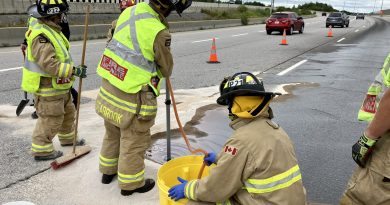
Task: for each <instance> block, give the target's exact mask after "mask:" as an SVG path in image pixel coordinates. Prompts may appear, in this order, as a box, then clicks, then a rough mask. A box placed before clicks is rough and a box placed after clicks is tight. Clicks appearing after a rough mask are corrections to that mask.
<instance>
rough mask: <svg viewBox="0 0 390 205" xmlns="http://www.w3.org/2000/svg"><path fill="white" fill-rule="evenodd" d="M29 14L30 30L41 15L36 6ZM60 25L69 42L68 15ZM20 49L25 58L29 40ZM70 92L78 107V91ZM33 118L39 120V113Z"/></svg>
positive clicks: (34, 113) (31, 8) (30, 8)
mask: <svg viewBox="0 0 390 205" xmlns="http://www.w3.org/2000/svg"><path fill="white" fill-rule="evenodd" d="M27 13H28V14H29V16H30V17H29V19H28V22H27V27H28V29H30V28H32V27H33V26H34V25H35V24H36V23H37V22H38V19H37V18H35V17H33V16H37V15H39V13H38V8H37V6H36V5H35V4H33V5H31V6H29V7H28V8H27ZM59 25H60V26H61V32H62V33H63V34H64V36H65V37H66V39H68V40H69V38H70V29H69V23H68V17H67V15H66V13H64V14H63V15H62V19H61V23H60V24H59ZM20 49H21V51H22V53H23V56H24V58H25V56H26V49H27V39H26V38H25V39H24V41H23V43H22V44H20ZM70 91H71V94H72V98H73V104H74V105H75V106H77V98H78V97H77V96H78V93H77V91H76V89H74V88H73V87H72V88H71V90H70ZM31 117H32V118H33V119H37V118H38V115H37V111H34V112H33V113H32V114H31Z"/></svg>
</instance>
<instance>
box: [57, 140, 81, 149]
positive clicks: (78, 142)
mask: <svg viewBox="0 0 390 205" xmlns="http://www.w3.org/2000/svg"><path fill="white" fill-rule="evenodd" d="M83 145H85V139H81V140H77V141H76V146H83ZM61 146H63V147H68V146H73V142H72V143H70V144H61Z"/></svg>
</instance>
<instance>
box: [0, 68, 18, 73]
mask: <svg viewBox="0 0 390 205" xmlns="http://www.w3.org/2000/svg"><path fill="white" fill-rule="evenodd" d="M19 69H22V67H16V68H7V69H3V70H0V72H7V71H11V70H19Z"/></svg>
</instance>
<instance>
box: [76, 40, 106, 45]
mask: <svg viewBox="0 0 390 205" xmlns="http://www.w3.org/2000/svg"><path fill="white" fill-rule="evenodd" d="M106 43H107V41H102V42H95V43H87V45H95V44H106ZM70 45H71V46H82V45H83V44H74V45H72V44H70Z"/></svg>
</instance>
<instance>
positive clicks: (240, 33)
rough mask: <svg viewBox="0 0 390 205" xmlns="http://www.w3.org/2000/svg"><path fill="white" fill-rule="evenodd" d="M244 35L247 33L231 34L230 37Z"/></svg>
mask: <svg viewBox="0 0 390 205" xmlns="http://www.w3.org/2000/svg"><path fill="white" fill-rule="evenodd" d="M245 35H248V33H240V34H236V35H232V37H237V36H245Z"/></svg>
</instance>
